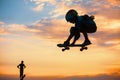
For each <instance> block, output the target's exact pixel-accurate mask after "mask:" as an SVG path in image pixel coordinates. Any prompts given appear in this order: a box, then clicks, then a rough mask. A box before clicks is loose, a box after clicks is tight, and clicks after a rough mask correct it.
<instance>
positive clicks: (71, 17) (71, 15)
mask: <svg viewBox="0 0 120 80" xmlns="http://www.w3.org/2000/svg"><path fill="white" fill-rule="evenodd" d="M77 17H78V13H77V11H76V10H74V9H70V10H69V11H68V12H67V13H66V15H65V19H66V21H67V22H70V23H75V22H76V20H77Z"/></svg>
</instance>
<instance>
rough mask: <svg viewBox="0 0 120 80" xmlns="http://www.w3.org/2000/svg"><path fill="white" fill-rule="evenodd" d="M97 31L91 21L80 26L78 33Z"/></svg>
mask: <svg viewBox="0 0 120 80" xmlns="http://www.w3.org/2000/svg"><path fill="white" fill-rule="evenodd" d="M96 30H97V26H96V24H95V22H94V21H93V20H86V21H83V22H82V25H80V29H79V31H80V32H87V33H94V32H96Z"/></svg>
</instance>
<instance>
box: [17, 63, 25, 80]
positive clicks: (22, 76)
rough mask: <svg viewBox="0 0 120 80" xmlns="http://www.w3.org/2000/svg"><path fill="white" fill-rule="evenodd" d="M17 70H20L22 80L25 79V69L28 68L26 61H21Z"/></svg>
mask: <svg viewBox="0 0 120 80" xmlns="http://www.w3.org/2000/svg"><path fill="white" fill-rule="evenodd" d="M17 68H19V69H20V80H23V78H24V77H25V75H24V74H23V73H24V68H26V66H25V65H24V61H21V63H20V64H19V65H18V66H17Z"/></svg>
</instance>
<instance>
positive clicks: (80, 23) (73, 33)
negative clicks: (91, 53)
mask: <svg viewBox="0 0 120 80" xmlns="http://www.w3.org/2000/svg"><path fill="white" fill-rule="evenodd" d="M65 18H66V21H67V22H70V23H73V24H75V26H74V27H71V29H70V35H69V37H68V38H67V40H66V41H65V42H64V45H66V46H67V45H70V40H71V39H72V38H73V37H74V40H73V42H72V43H71V45H74V44H75V42H76V41H77V40H78V39H79V37H80V33H83V35H84V38H85V41H84V42H83V43H82V45H89V44H91V41H90V40H89V38H88V34H87V33H94V32H96V30H97V26H96V23H95V22H94V16H88V15H82V16H79V15H78V13H77V11H76V10H74V9H71V10H69V11H68V12H67V13H66V16H65Z"/></svg>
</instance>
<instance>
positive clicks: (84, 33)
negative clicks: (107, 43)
mask: <svg viewBox="0 0 120 80" xmlns="http://www.w3.org/2000/svg"><path fill="white" fill-rule="evenodd" d="M83 35H84V38H85V41H84V42H83V44H82V45H89V44H91V42H90V40H89V38H88V34H87V32H83Z"/></svg>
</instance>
